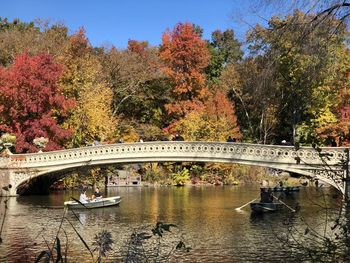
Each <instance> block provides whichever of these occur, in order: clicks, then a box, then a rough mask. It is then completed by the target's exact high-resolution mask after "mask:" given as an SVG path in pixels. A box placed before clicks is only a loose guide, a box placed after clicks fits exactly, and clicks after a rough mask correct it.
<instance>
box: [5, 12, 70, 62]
mask: <svg viewBox="0 0 350 263" xmlns="http://www.w3.org/2000/svg"><path fill="white" fill-rule="evenodd" d="M67 42H68V28H67V27H66V26H64V25H62V24H52V25H51V24H50V23H49V22H45V21H40V20H36V21H35V22H30V23H25V22H22V21H20V20H18V19H14V20H13V21H12V22H10V21H9V20H7V19H6V18H3V19H2V18H0V50H1V52H0V65H3V66H8V65H11V63H12V62H13V60H14V58H15V57H16V56H17V55H18V54H21V53H23V52H27V53H28V54H30V55H36V54H39V53H47V54H50V55H52V56H53V57H54V58H57V57H58V56H61V55H62V54H63V51H64V48H65V45H66V43H67Z"/></svg>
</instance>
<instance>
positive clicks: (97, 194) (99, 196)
mask: <svg viewBox="0 0 350 263" xmlns="http://www.w3.org/2000/svg"><path fill="white" fill-rule="evenodd" d="M100 198H102V195H101V193H100V189H99V188H98V187H96V188H95V192H94V194H93V195H92V197H91V199H92V200H94V199H100Z"/></svg>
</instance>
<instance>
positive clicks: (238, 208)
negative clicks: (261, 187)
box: [235, 197, 259, 210]
mask: <svg viewBox="0 0 350 263" xmlns="http://www.w3.org/2000/svg"><path fill="white" fill-rule="evenodd" d="M258 198H259V197H257V198H255V199H253V200H252V201H249V202H248V203H246V204H244V205H242V206H240V207H237V208H235V210H241V209H242V208H243V207H245V206H247V205H249V204H250V203H253V202H254V201H255V200H256V199H258Z"/></svg>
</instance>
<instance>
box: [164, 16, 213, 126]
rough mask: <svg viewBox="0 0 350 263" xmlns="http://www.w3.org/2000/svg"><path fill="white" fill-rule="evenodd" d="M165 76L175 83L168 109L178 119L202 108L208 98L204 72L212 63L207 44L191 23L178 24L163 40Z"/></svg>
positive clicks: (167, 32) (166, 33) (168, 31)
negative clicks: (209, 63) (210, 62)
mask: <svg viewBox="0 0 350 263" xmlns="http://www.w3.org/2000/svg"><path fill="white" fill-rule="evenodd" d="M160 57H161V59H162V60H163V61H164V66H163V67H162V70H163V72H165V74H166V75H167V76H168V77H169V79H170V80H171V82H172V101H171V103H169V104H167V105H166V109H167V111H168V114H169V115H171V116H173V118H175V119H179V118H181V117H183V116H185V115H186V114H187V113H189V112H190V111H192V110H194V109H197V108H200V107H201V104H202V101H203V100H204V99H205V97H206V95H207V94H208V90H207V88H206V80H205V75H204V69H205V68H206V67H207V65H208V62H209V52H208V48H207V46H206V42H205V41H204V40H202V39H201V37H200V35H199V34H198V33H197V32H196V31H195V27H194V26H193V25H192V24H190V23H179V24H177V25H176V26H175V27H174V29H173V31H170V30H167V31H166V32H165V33H164V34H163V37H162V45H161V48H160Z"/></svg>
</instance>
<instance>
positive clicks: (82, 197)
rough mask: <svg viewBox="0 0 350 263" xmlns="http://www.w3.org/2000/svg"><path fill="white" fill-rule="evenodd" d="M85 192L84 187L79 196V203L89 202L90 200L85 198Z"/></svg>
mask: <svg viewBox="0 0 350 263" xmlns="http://www.w3.org/2000/svg"><path fill="white" fill-rule="evenodd" d="M86 190H87V189H86V187H84V188H83V190H82V192H81V194H80V197H79V201H80V202H81V203H87V202H89V201H90V199H89V198H88V197H87V196H86Z"/></svg>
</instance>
